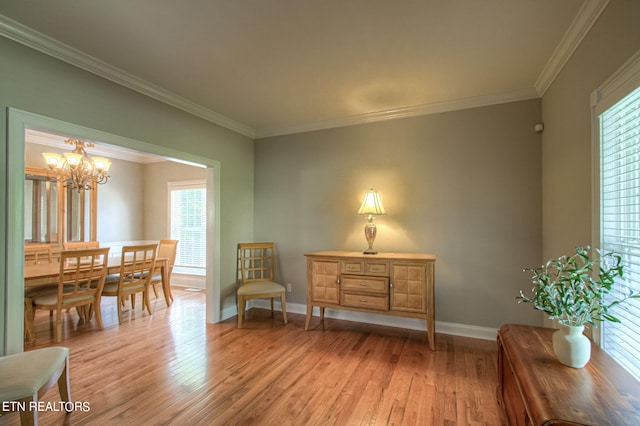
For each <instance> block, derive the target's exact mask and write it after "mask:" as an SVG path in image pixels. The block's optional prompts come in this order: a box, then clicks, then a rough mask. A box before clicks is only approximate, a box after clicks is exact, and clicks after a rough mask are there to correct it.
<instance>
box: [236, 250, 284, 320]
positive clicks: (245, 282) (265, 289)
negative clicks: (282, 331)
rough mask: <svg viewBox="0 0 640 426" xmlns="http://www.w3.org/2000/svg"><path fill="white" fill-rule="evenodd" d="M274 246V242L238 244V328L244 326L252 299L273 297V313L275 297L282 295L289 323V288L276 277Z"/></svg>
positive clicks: (281, 299) (282, 302) (281, 298)
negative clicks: (286, 298)
mask: <svg viewBox="0 0 640 426" xmlns="http://www.w3.org/2000/svg"><path fill="white" fill-rule="evenodd" d="M273 272H274V246H273V243H240V244H238V262H237V273H238V281H239V283H240V287H239V288H238V328H241V327H242V320H243V318H244V314H245V309H246V303H247V300H250V299H265V298H270V299H271V314H272V315H273V298H274V297H277V296H280V302H281V304H282V316H283V318H284V323H285V324H286V323H287V307H286V302H285V292H286V291H287V289H286V288H285V287H284V286H283V285H282V284H279V283H276V282H274V281H273V279H274V274H273Z"/></svg>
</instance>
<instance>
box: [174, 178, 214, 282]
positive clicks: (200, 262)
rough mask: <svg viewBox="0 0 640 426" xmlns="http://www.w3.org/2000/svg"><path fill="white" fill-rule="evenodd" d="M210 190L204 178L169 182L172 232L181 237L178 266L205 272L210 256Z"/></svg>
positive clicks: (176, 264) (191, 270)
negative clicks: (208, 252) (208, 230)
mask: <svg viewBox="0 0 640 426" xmlns="http://www.w3.org/2000/svg"><path fill="white" fill-rule="evenodd" d="M206 197H207V190H206V183H205V182H204V181H185V182H170V183H169V209H170V223H169V227H170V231H169V233H170V235H171V239H173V240H179V241H180V242H179V243H178V251H177V254H176V263H175V266H176V268H177V269H179V270H184V268H187V269H186V270H184V271H185V272H194V273H198V272H200V273H202V272H204V270H205V268H206V258H207V252H206V247H207V238H206V232H207V198H206Z"/></svg>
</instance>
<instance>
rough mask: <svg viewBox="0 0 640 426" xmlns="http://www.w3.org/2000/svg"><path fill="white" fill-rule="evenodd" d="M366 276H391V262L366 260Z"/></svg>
mask: <svg viewBox="0 0 640 426" xmlns="http://www.w3.org/2000/svg"><path fill="white" fill-rule="evenodd" d="M364 273H365V275H378V276H381V277H388V276H389V262H388V261H385V260H378V261H375V260H366V261H365V262H364Z"/></svg>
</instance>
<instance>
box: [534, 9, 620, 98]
mask: <svg viewBox="0 0 640 426" xmlns="http://www.w3.org/2000/svg"><path fill="white" fill-rule="evenodd" d="M609 1H610V0H586V1H585V2H584V3H583V4H582V7H581V8H580V10H579V11H578V14H577V15H576V17H575V18H574V19H573V22H571V25H570V26H569V28H568V29H567V32H565V33H564V36H563V37H562V40H560V43H559V44H558V46H557V47H556V50H555V51H554V52H553V54H552V55H551V58H549V61H548V62H547V64H546V65H545V67H544V68H543V69H542V72H541V73H540V76H539V77H538V80H537V81H536V84H535V88H536V90H537V91H538V93H539V94H540V96H542V95H544V94H545V92H546V91H547V89H549V87H550V86H551V84H552V83H553V81H554V80H555V79H556V77H557V76H558V74H560V71H562V69H563V68H564V66H565V65H566V64H567V62H568V61H569V59H570V58H571V55H573V52H575V50H576V49H577V48H578V46H580V43H582V40H583V39H584V38H585V36H586V35H587V34H588V33H589V31H590V30H591V27H593V25H594V24H595V23H596V21H597V20H598V18H599V17H600V15H601V14H602V12H603V11H604V9H605V8H606V7H607V5H608V4H609Z"/></svg>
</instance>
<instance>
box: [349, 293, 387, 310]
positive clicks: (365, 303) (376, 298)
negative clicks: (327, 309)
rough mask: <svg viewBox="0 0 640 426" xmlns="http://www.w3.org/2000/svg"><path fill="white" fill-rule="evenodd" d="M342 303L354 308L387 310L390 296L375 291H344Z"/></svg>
mask: <svg viewBox="0 0 640 426" xmlns="http://www.w3.org/2000/svg"><path fill="white" fill-rule="evenodd" d="M342 305H344V306H351V307H354V308H365V309H376V310H380V311H386V310H388V309H389V296H388V295H386V294H374V293H351V292H348V291H343V292H342Z"/></svg>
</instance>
